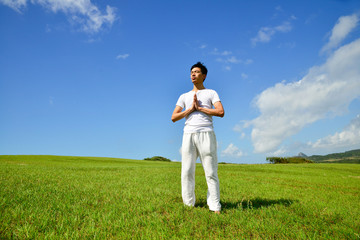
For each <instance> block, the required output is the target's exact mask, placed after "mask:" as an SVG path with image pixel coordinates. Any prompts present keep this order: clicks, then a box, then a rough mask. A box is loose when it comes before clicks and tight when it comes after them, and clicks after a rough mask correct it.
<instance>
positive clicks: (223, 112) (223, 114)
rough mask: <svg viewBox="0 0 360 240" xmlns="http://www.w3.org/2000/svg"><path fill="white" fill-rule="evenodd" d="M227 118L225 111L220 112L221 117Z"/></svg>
mask: <svg viewBox="0 0 360 240" xmlns="http://www.w3.org/2000/svg"><path fill="white" fill-rule="evenodd" d="M224 116H225V111H224V110H221V111H220V112H219V117H221V118H222V117H224Z"/></svg>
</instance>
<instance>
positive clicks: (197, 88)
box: [193, 84, 205, 92]
mask: <svg viewBox="0 0 360 240" xmlns="http://www.w3.org/2000/svg"><path fill="white" fill-rule="evenodd" d="M203 89H205V87H204V84H198V85H195V84H194V88H193V91H194V92H197V91H199V90H203Z"/></svg>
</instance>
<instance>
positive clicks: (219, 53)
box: [210, 48, 232, 56]
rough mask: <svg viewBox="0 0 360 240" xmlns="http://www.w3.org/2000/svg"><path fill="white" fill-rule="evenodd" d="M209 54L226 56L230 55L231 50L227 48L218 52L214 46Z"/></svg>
mask: <svg viewBox="0 0 360 240" xmlns="http://www.w3.org/2000/svg"><path fill="white" fill-rule="evenodd" d="M210 54H213V55H220V56H228V55H231V54H232V52H230V51H227V50H225V51H222V52H220V51H219V49H217V48H214V50H213V51H212V52H211V53H210Z"/></svg>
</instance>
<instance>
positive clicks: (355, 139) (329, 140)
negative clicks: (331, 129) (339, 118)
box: [308, 115, 360, 149]
mask: <svg viewBox="0 0 360 240" xmlns="http://www.w3.org/2000/svg"><path fill="white" fill-rule="evenodd" d="M308 145H309V146H311V148H315V149H319V148H320V149H336V148H342V147H347V148H351V147H357V148H358V147H359V146H360V115H358V116H357V117H356V118H355V119H353V120H352V121H351V122H350V124H349V125H347V126H346V127H345V128H344V129H343V131H342V132H336V133H335V134H334V135H330V136H327V137H324V138H321V139H319V140H317V141H316V142H315V143H311V142H309V143H308Z"/></svg>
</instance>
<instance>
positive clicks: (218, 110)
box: [195, 101, 225, 117]
mask: <svg viewBox="0 0 360 240" xmlns="http://www.w3.org/2000/svg"><path fill="white" fill-rule="evenodd" d="M195 107H196V110H198V111H199V112H203V113H206V114H208V115H211V116H216V117H224V115H225V111H224V107H223V105H222V103H221V102H220V101H219V102H216V103H214V107H215V108H203V107H200V106H199V103H198V102H197V101H196V104H195Z"/></svg>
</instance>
